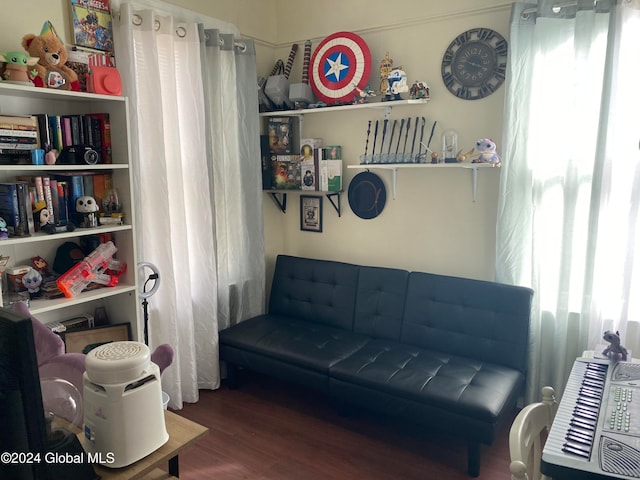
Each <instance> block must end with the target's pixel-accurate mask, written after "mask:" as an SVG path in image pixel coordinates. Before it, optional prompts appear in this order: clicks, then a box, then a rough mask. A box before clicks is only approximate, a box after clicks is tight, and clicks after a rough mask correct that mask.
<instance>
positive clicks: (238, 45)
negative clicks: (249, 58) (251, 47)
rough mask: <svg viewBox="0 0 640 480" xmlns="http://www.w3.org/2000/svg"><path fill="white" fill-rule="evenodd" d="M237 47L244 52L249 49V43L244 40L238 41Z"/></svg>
mask: <svg viewBox="0 0 640 480" xmlns="http://www.w3.org/2000/svg"><path fill="white" fill-rule="evenodd" d="M235 46H236V48H237V49H238V50H240V51H241V52H242V53H244V52H246V51H247V44H246V43H244V42H238V43H236V44H235Z"/></svg>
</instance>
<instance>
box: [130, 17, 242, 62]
mask: <svg viewBox="0 0 640 480" xmlns="http://www.w3.org/2000/svg"><path fill="white" fill-rule="evenodd" d="M131 23H132V24H134V25H135V26H140V25H142V16H141V15H139V14H137V13H134V14H133V17H132V19H131ZM154 27H155V29H156V30H158V29H159V28H160V20H158V19H157V18H156V19H155V25H154ZM186 34H187V31H186V29H185V28H184V27H182V26H178V27H177V28H176V35H178V36H179V37H184V36H185V35H186ZM207 38H208V35H207ZM218 45H219V46H223V45H224V39H223V38H222V37H220V38H218ZM233 46H234V47H236V48H237V49H239V50H241V51H243V52H244V51H245V50H246V49H247V44H246V43H244V42H241V41H234V42H233Z"/></svg>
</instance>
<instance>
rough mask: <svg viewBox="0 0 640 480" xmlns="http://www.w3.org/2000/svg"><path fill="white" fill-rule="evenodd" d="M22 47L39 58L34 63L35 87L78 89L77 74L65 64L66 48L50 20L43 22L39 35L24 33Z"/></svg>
mask: <svg viewBox="0 0 640 480" xmlns="http://www.w3.org/2000/svg"><path fill="white" fill-rule="evenodd" d="M22 48H24V49H25V50H26V51H27V52H29V55H30V56H32V57H37V58H38V59H39V60H38V63H37V64H36V65H35V68H36V70H37V71H38V75H37V76H36V77H35V78H34V80H33V83H34V85H35V86H36V87H45V88H56V89H58V90H75V91H79V90H80V83H79V82H78V75H77V74H76V73H75V72H74V71H73V70H72V69H71V68H69V67H68V66H67V65H66V63H67V50H66V48H65V46H64V43H62V40H60V37H58V35H57V34H56V31H55V30H54V28H53V25H52V24H51V22H49V21H46V22H45V23H44V25H43V27H42V31H41V32H40V35H34V34H32V33H30V34H27V35H25V36H24V37H23V38H22Z"/></svg>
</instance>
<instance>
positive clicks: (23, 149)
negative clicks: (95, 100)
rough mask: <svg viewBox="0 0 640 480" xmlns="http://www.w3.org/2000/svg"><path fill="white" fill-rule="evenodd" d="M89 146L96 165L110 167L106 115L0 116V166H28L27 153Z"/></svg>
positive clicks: (28, 157) (109, 121) (110, 151)
mask: <svg viewBox="0 0 640 480" xmlns="http://www.w3.org/2000/svg"><path fill="white" fill-rule="evenodd" d="M77 145H90V146H92V147H93V148H94V150H95V151H96V152H97V153H98V156H99V159H98V163H112V161H113V158H112V144H111V120H110V118H109V114H108V113H90V114H86V115H48V114H45V113H38V114H34V115H0V163H2V164H25V163H26V164H29V163H31V150H34V149H43V150H44V151H45V152H48V151H50V150H52V149H55V150H57V151H58V152H61V151H62V150H63V148H64V147H70V146H77Z"/></svg>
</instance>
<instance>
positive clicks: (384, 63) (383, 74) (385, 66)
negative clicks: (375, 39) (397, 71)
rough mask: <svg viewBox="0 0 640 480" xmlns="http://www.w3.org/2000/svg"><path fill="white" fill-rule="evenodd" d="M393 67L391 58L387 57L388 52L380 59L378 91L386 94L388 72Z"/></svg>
mask: <svg viewBox="0 0 640 480" xmlns="http://www.w3.org/2000/svg"><path fill="white" fill-rule="evenodd" d="M392 69H393V59H391V57H389V52H387V54H386V55H385V56H384V58H383V59H382V60H381V61H380V93H382V94H386V93H387V88H388V87H389V81H388V80H387V79H388V78H389V74H390V73H391V70H392Z"/></svg>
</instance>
